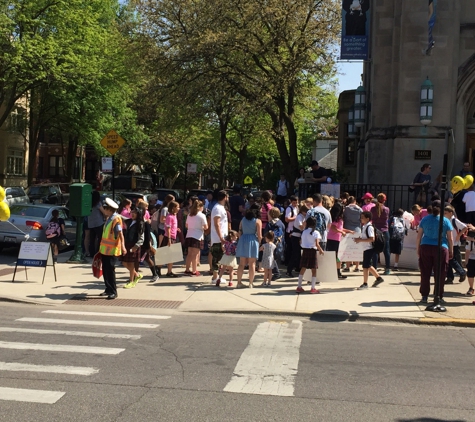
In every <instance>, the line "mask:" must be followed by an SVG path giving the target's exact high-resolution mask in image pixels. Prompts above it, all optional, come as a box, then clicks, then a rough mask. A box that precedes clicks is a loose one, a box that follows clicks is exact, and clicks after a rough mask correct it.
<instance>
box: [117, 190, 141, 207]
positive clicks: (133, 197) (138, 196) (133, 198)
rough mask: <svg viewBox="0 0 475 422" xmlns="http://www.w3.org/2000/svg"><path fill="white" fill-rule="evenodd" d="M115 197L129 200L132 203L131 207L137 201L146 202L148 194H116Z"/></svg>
mask: <svg viewBox="0 0 475 422" xmlns="http://www.w3.org/2000/svg"><path fill="white" fill-rule="evenodd" d="M116 196H118V197H122V199H123V198H127V199H130V200H131V201H132V205H135V204H136V203H137V201H138V200H139V199H143V200H144V201H145V202H148V200H147V199H148V196H149V194H147V193H139V192H118V193H117V195H116Z"/></svg>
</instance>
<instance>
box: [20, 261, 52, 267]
mask: <svg viewBox="0 0 475 422" xmlns="http://www.w3.org/2000/svg"><path fill="white" fill-rule="evenodd" d="M46 263H47V261H46V260H42V259H18V261H17V265H18V266H19V267H46Z"/></svg>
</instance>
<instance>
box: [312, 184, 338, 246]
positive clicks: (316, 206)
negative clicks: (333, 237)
mask: <svg viewBox="0 0 475 422" xmlns="http://www.w3.org/2000/svg"><path fill="white" fill-rule="evenodd" d="M312 199H313V208H312V209H311V210H308V212H307V218H308V217H315V218H316V214H317V213H320V214H322V215H323V217H324V218H325V227H324V228H323V229H322V231H320V229H319V227H318V218H317V230H318V231H319V232H320V234H321V236H322V240H321V241H320V246H321V247H322V249H323V250H326V246H327V234H328V230H330V226H331V223H332V216H331V215H330V211H328V210H327V209H326V208H325V207H324V206H322V195H320V194H319V193H316V194H315V195H313V196H312Z"/></svg>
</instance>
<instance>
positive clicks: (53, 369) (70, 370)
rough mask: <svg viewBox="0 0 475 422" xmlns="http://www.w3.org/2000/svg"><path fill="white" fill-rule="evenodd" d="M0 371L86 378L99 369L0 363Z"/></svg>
mask: <svg viewBox="0 0 475 422" xmlns="http://www.w3.org/2000/svg"><path fill="white" fill-rule="evenodd" d="M0 371H17V372H50V373H54V374H68V375H86V376H87V375H93V374H97V373H98V372H99V369H95V368H89V367H87V366H60V365H32V364H28V363H14V362H0Z"/></svg>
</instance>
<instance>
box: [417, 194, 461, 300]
mask: <svg viewBox="0 0 475 422" xmlns="http://www.w3.org/2000/svg"><path fill="white" fill-rule="evenodd" d="M440 214H441V212H440V204H437V203H435V204H433V206H432V214H430V215H428V216H427V217H424V218H423V219H422V220H421V223H420V224H419V229H418V231H417V241H416V250H417V256H418V257H419V269H420V270H421V286H420V288H419V292H420V293H421V296H422V299H421V303H427V302H428V298H429V293H430V278H431V275H432V273H434V274H436V275H437V261H438V256H439V247H438V244H439V220H440V218H443V219H444V220H443V222H442V248H441V250H440V254H441V260H440V268H439V271H440V273H439V297H440V300H441V303H444V300H443V297H444V285H445V276H446V274H447V266H448V265H449V259H452V258H453V254H454V244H453V238H452V229H453V227H452V224H451V222H450V220H449V219H447V218H446V217H443V216H441V215H440ZM434 294H435V290H434Z"/></svg>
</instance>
